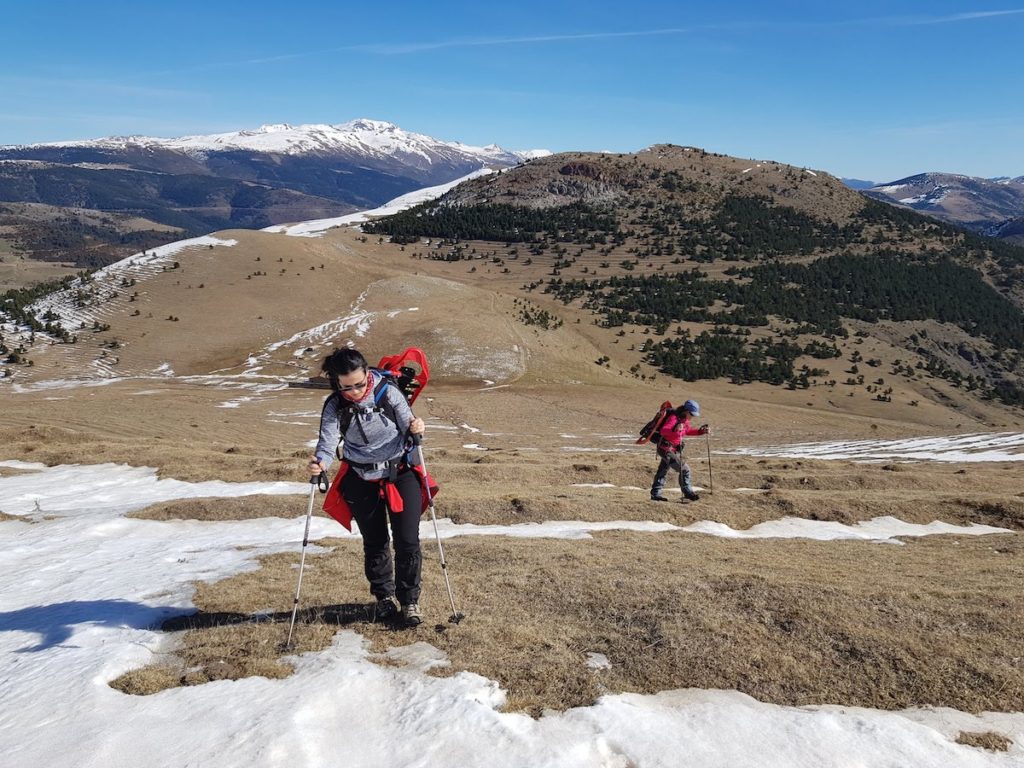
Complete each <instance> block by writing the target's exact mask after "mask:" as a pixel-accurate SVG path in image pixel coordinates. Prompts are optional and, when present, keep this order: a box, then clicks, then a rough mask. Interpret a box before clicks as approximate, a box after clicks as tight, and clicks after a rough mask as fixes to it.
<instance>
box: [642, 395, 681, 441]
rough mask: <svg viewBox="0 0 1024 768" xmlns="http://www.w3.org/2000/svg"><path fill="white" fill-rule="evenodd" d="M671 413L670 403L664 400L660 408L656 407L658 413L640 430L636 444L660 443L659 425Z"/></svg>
mask: <svg viewBox="0 0 1024 768" xmlns="http://www.w3.org/2000/svg"><path fill="white" fill-rule="evenodd" d="M670 413H672V403H670V402H669V401H668V400H666V401H665V402H664V403H662V404H661V408H659V409H658V413H657V414H655V416H654V418H653V419H651V420H650V421H648V422H647V423H646V424H644V426H643V427H642V428H641V430H640V437H639V438H638V439H637V441H636V444H637V445H643V444H644V443H648V442H650V443H653V444H654V445H660V444H661V432H660V430H661V425H662V424H664V423H665V419H667V418H668V415H669V414H670Z"/></svg>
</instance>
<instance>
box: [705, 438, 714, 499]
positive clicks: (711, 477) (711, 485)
mask: <svg viewBox="0 0 1024 768" xmlns="http://www.w3.org/2000/svg"><path fill="white" fill-rule="evenodd" d="M704 445H705V446H706V447H707V449H708V493H714V492H715V479H714V475H712V474H711V434H710V433H709V432H705V433H704Z"/></svg>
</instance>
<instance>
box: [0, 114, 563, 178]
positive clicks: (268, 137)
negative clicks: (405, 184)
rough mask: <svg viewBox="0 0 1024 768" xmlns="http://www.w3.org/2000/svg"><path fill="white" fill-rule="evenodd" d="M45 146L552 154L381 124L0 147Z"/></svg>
mask: <svg viewBox="0 0 1024 768" xmlns="http://www.w3.org/2000/svg"><path fill="white" fill-rule="evenodd" d="M45 147H60V148H67V149H71V148H90V149H102V150H127V149H129V148H135V149H138V148H148V149H162V150H170V151H181V152H185V153H187V154H189V155H191V156H193V157H205V156H207V155H208V154H209V153H214V152H226V151H237V150H242V151H248V152H262V153H268V154H285V155H339V154H341V155H351V156H358V157H362V158H374V159H378V160H385V159H388V158H390V159H400V160H402V161H403V162H406V163H409V164H411V165H416V166H417V167H419V166H422V165H424V164H425V165H427V166H430V165H433V164H435V163H437V162H442V163H444V162H446V163H451V162H465V161H467V160H475V161H478V162H480V163H481V164H484V165H488V164H497V165H501V166H509V165H515V164H517V163H519V162H522V161H523V160H525V159H529V158H532V157H540V156H544V155H548V154H550V152H548V151H547V150H527V151H523V152H516V151H508V150H505V149H502V148H501V147H499V146H497V145H496V144H489V145H488V146H486V147H474V146H471V145H469V144H463V143H461V142H458V141H443V140H441V139H435V138H433V137H431V136H426V135H424V134H422V133H413V132H411V131H406V130H403V129H402V128H399V127H398V126H397V125H394V124H393V123H388V122H385V121H382V120H369V119H359V120H351V121H349V122H347V123H340V124H338V125H327V124H310V125H289V124H287V123H278V124H271V125H261V126H260V127H259V128H257V129H255V130H241V131H233V132H231V133H216V134H210V135H205V136H183V137H180V138H175V139H161V138H154V137H150V136H116V137H107V138H102V139H93V140H89V141H64V142H56V143H51V144H32V145H29V146H27V147H25V146H22V147H0V152H3V151H4V150H37V149H41V148H45Z"/></svg>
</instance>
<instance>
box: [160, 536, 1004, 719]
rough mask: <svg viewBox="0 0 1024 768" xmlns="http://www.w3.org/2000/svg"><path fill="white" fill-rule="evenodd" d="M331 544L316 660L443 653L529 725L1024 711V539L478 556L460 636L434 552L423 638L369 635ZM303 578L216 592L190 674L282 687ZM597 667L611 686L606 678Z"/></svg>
mask: <svg viewBox="0 0 1024 768" xmlns="http://www.w3.org/2000/svg"><path fill="white" fill-rule="evenodd" d="M329 543H332V544H334V545H336V549H335V551H333V552H331V553H329V554H324V555H318V556H313V557H308V558H307V566H308V567H310V568H311V570H310V572H309V573H308V577H307V579H305V580H304V582H303V586H304V590H305V591H304V594H303V599H302V604H303V606H305V608H304V610H303V612H302V614H301V621H302V623H301V625H300V626H299V627H298V628H297V630H296V632H297V649H298V650H299V651H309V650H318V649H321V648H323V647H325V646H326V645H327V644H328V643H329V642H330V640H331V637H332V636H333V634H334V632H335V631H336V630H337V628H338V626H347V625H352V624H355V625H356V627H357V628H358V630H359V631H360V632H361V633H362V634H364V635H365V636H366V637H367V638H369V640H370V641H371V643H372V644H373V648H374V650H377V651H381V650H384V649H385V648H387V647H389V646H395V645H402V644H406V643H408V642H412V641H414V640H417V639H427V640H428V641H429V642H431V643H432V644H434V645H436V646H437V647H439V648H440V649H441V650H443V651H444V652H445V653H446V654H447V655H448V657H449V658H450V659H451V661H452V667H451V668H450V669H449V670H448V671H447V672H446V674H448V673H452V672H456V671H459V670H463V669H468V670H472V671H474V672H478V673H479V674H482V675H485V676H487V677H489V678H492V679H495V680H498V681H499V682H500V683H501V684H502V686H503V687H504V688H505V689H506V690H507V691H508V692H509V703H508V706H509V708H510V709H512V710H525V711H528V712H531V713H534V714H537V713H539V712H540V711H542V710H543V709H544V708H557V709H564V708H566V707H571V706H578V705H585V704H589V703H591V702H593V701H594V699H595V698H596V697H597V696H598V695H600V694H601V693H603V692H608V691H613V692H614V691H636V692H643V693H653V692H656V691H660V690H666V689H674V688H682V687H698V688H724V689H736V690H740V691H742V692H744V693H748V694H750V695H751V696H754V697H755V698H757V699H759V700H762V701H768V702H775V703H782V704H792V705H803V704H814V703H834V704H846V705H857V706H866V707H877V708H882V709H900V708H904V707H910V706H927V705H931V706H949V707H953V708H956V709H961V710H966V711H981V710H990V711H1020V710H1021V709H1022V708H1024V664H1022V663H1021V658H1024V641H1022V640H1021V638H1020V634H1019V632H1018V631H1017V628H1019V626H1021V623H1022V622H1024V586H1022V585H1024V545H1022V544H1021V543H1020V541H1019V539H1018V538H1017V537H1016V536H1015V535H1006V536H987V537H978V538H974V537H963V538H952V537H933V538H927V539H919V540H910V541H908V542H907V543H906V545H905V546H893V545H879V544H873V543H861V542H825V543H817V542H807V541H788V540H784V541H773V542H764V541H755V542H741V541H728V540H722V539H717V538H714V537H707V536H700V535H686V534H661V535H658V534H653V535H652V534H631V533H622V532H615V533H607V534H602V535H600V536H598V537H597V538H595V539H593V540H586V541H565V540H517V539H508V538H501V537H496V538H490V537H488V538H474V537H470V538H460V539H456V540H453V541H450V542H449V544H448V546H447V554H448V559H449V562H450V570H451V573H452V575H453V576H452V578H453V581H454V587H455V590H456V595H457V600H458V604H459V606H460V608H462V609H463V610H464V612H465V613H466V614H467V618H466V619H465V620H464V621H463V622H462V623H461V624H459V625H458V626H454V625H451V624H447V623H446V622H445V619H446V618H447V617H448V614H449V613H450V609H449V607H448V605H447V601H446V599H445V592H444V587H443V583H442V582H441V577H440V575H439V568H438V566H437V560H436V553H435V552H434V551H432V550H431V549H430V548H429V547H425V555H426V562H425V563H424V597H423V603H424V607H425V610H426V613H427V624H426V625H424V627H422V628H420V629H419V630H417V631H407V632H396V631H395V630H393V629H392V628H390V627H384V626H378V625H371V624H368V623H365V622H366V621H367V619H368V613H367V608H366V604H364V603H363V602H362V600H363V598H362V596H364V595H366V594H367V592H366V585H365V583H364V582H363V579H362V574H361V554H360V551H359V547H358V543H357V542H353V541H349V540H346V541H340V540H339V541H333V542H329ZM426 543H427V544H429V542H426ZM296 561H297V554H295V555H278V556H274V557H270V558H266V559H265V560H264V561H263V569H262V570H261V571H259V572H256V573H249V574H243V575H239V576H236V577H233V578H231V579H228V580H226V581H223V582H220V583H218V584H214V585H200V586H199V589H198V591H197V594H196V598H195V602H196V605H197V606H198V607H199V613H198V614H196V615H195V616H193V617H191V618H190V619H185V620H178V621H175V622H173V623H171V624H169V625H168V627H167V628H168V629H182V628H187V627H189V626H192V627H194V629H192V630H190V631H189V632H186V633H185V635H184V644H185V648H186V651H185V652H184V653H185V656H184V657H183V662H182V664H183V666H184V667H188V668H193V672H195V674H197V675H202V674H206V673H204V672H202V671H201V670H200V669H199V668H202V669H205V668H206V665H208V664H221V665H223V663H225V660H230V663H231V664H232V665H234V668H235V669H236V670H237V673H238V674H237V676H244V675H245V674H265V672H262V671H257V670H262V669H264V668H266V667H267V666H268V665H272V664H274V663H276V661H277V659H278V658H279V655H280V654H281V649H280V643H282V642H283V640H284V638H285V635H286V632H287V622H288V618H289V615H290V613H289V612H288V611H284V610H281V609H280V608H278V612H277V613H271V614H270V615H269V618H270V619H272V620H271V621H267V620H266V619H267V618H268V615H267V612H268V611H272V610H273V609H274V607H275V606H279V607H283V606H288V605H289V604H290V601H291V594H292V590H294V579H295V570H294V565H295V563H296ZM950 562H955V563H956V567H955V568H953V567H949V566H948V565H941V564H944V563H950ZM880 575H882V576H883V577H882V578H880ZM527 596H529V599H526V597H527ZM366 599H367V600H368V599H369V598H368V597H367V598H366ZM251 616H256V617H257V618H256V619H251V618H250V617H251ZM588 652H600V653H603V654H605V655H606V656H607V657H608V658H609V659H610V661H611V668H610V669H608V670H603V671H594V670H591V669H588V668H587V667H586V664H585V662H586V654H587V653H588ZM218 669H224V667H223V666H220V667H218ZM158 674H162V673H158ZM218 674H219V673H218ZM182 679H183V678H182Z"/></svg>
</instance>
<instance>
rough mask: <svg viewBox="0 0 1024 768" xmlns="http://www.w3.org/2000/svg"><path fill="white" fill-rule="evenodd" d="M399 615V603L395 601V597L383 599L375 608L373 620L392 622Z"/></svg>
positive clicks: (390, 596) (389, 596)
mask: <svg viewBox="0 0 1024 768" xmlns="http://www.w3.org/2000/svg"><path fill="white" fill-rule="evenodd" d="M397 615H398V601H397V600H395V598H394V596H393V595H388V596H387V597H382V598H381V599H380V600H378V601H377V605H376V606H374V611H373V620H374V621H391V619H393V618H395V616H397Z"/></svg>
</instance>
